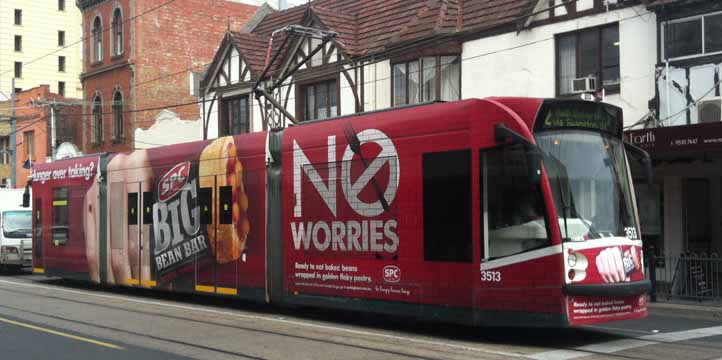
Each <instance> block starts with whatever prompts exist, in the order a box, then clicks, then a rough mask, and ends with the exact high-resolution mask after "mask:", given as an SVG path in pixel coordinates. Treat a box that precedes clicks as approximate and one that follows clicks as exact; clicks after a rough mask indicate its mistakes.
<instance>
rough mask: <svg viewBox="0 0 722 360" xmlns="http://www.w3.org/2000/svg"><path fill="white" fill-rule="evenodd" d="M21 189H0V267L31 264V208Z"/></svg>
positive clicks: (14, 267) (19, 266)
mask: <svg viewBox="0 0 722 360" xmlns="http://www.w3.org/2000/svg"><path fill="white" fill-rule="evenodd" d="M24 191H25V190H23V189H0V268H1V269H3V270H9V269H20V268H22V267H30V266H32V261H33V258H32V235H33V233H32V209H31V208H30V207H23V205H24V204H23V194H24Z"/></svg>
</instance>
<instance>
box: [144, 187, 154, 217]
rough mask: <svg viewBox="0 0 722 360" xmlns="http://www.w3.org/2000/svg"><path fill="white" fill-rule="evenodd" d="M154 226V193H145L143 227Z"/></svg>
mask: <svg viewBox="0 0 722 360" xmlns="http://www.w3.org/2000/svg"><path fill="white" fill-rule="evenodd" d="M152 224H153V192H152V191H144V192H143V225H152Z"/></svg>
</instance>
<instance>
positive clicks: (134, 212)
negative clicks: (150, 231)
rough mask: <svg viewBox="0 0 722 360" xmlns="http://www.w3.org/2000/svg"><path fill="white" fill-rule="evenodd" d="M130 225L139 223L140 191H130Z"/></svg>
mask: <svg viewBox="0 0 722 360" xmlns="http://www.w3.org/2000/svg"><path fill="white" fill-rule="evenodd" d="M128 225H138V193H136V192H133V193H128Z"/></svg>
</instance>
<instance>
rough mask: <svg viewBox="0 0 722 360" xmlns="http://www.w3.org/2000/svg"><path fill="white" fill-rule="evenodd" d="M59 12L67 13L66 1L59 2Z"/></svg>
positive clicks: (60, 0) (59, 0)
mask: <svg viewBox="0 0 722 360" xmlns="http://www.w3.org/2000/svg"><path fill="white" fill-rule="evenodd" d="M58 10H59V11H65V0H58Z"/></svg>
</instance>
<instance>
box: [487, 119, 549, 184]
mask: <svg viewBox="0 0 722 360" xmlns="http://www.w3.org/2000/svg"><path fill="white" fill-rule="evenodd" d="M494 141H495V142H497V143H500V144H507V145H517V144H518V145H522V146H523V148H524V153H525V155H526V163H527V167H528V171H529V181H530V182H531V183H532V184H533V185H535V184H538V183H539V182H541V167H542V166H541V165H542V152H541V149H539V147H538V146H536V144H534V143H533V142H531V141H529V140H528V139H527V138H525V137H523V136H522V135H521V134H519V133H517V132H516V131H514V130H512V129H509V128H508V127H506V125H504V124H498V125H496V126H495V127H494Z"/></svg>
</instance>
